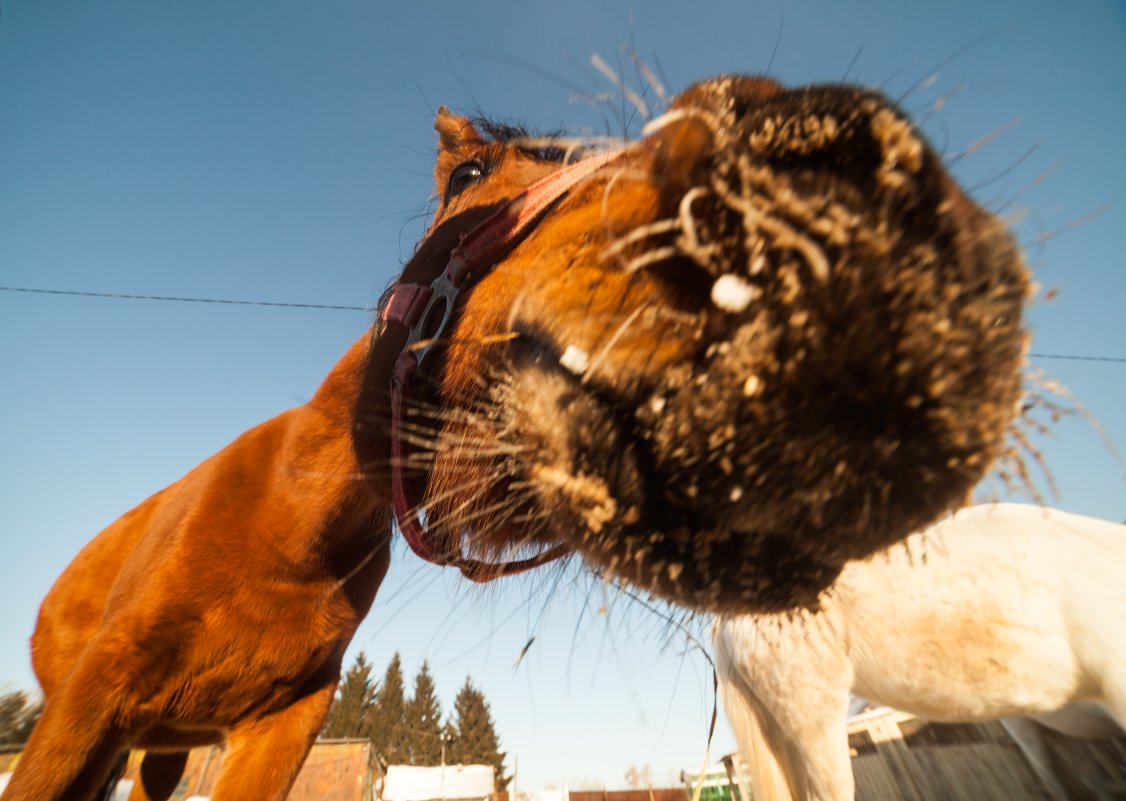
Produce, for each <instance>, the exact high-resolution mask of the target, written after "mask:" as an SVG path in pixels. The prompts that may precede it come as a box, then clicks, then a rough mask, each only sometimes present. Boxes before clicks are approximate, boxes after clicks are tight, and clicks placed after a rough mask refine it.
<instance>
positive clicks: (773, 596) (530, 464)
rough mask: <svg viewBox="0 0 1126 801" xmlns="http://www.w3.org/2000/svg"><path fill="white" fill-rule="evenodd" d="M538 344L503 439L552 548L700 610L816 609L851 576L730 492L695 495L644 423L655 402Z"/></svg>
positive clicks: (503, 399)
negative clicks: (756, 523) (514, 444)
mask: <svg viewBox="0 0 1126 801" xmlns="http://www.w3.org/2000/svg"><path fill="white" fill-rule="evenodd" d="M530 342H532V343H534V340H530V339H529V338H525V339H524V340H523V346H522V347H520V348H517V349H516V350H517V353H518V354H521V355H517V356H516V357H515V358H513V359H511V360H510V361H509V363H508V365H507V370H506V371H505V372H504V378H503V380H501V381H498V382H497V384H496V387H497V389H496V396H495V398H494V401H495V403H496V408H497V409H498V410H500V415H501V416H502V419H503V421H504V422H503V423H502V424H501V426H500V427H499V429H498V434H499V436H500V438H501V439H505V438H507V437H512V438H514V439H516V440H518V441H519V443H520V447H519V449H518V452H519V454H520V455H519V456H518V457H517V458H516V459H515V460H514V462H513V464H511V465H510V471H511V472H513V473H518V474H519V475H520V476H521V479H522V480H521V482H520V483H522V484H525V485H526V486H528V487H530V488H531V490H532V492H533V493H534V501H533V503H532V504H531V507H532V508H535V509H536V510H537V512H536V514H535V517H536V518H537V519H538V520H539V521H540V523H541V526H540V532H541V533H540V536H539V539H540V540H541V541H545V542H546V541H555V542H563V543H565V544H567V545H568V546H570V547H571V548H572V549H573V550H574V551H575V552H577V553H579V554H580V555H581V556H582V557H583V559H584V560H585V561H586V563H587V564H588V565H589V566H591V567H592V568H593V569H594V570H595V571H596V572H597V573H600V574H601V575H603V576H605V577H606V578H608V579H612V580H619V581H622V582H623V583H625V584H628V585H631V586H634V587H636V588H639V589H641V590H643V591H647V592H649V593H650V594H652V595H654V596H656V597H661V598H666V599H671V600H675V601H676V602H677V603H679V604H681V605H684V606H687V607H690V608H693V609H697V610H701V611H709V612H716V611H729V612H740V611H745V610H746V609H748V608H755V609H761V610H764V611H767V610H769V611H775V610H782V609H788V608H793V607H795V606H813V605H815V604H816V602H817V597H818V595H819V594H820V592H821V591H822V590H823V589H824V588H825V587H826V586H827V585H828V584H830V583H831V582H832V580H833V579H834V578H835V577H836V576H837V574H838V573H839V570H840V562H839V561H836V562H825V561H821V560H820V559H819V558H818V553H822V552H824V550H825V549H824V544H823V543H822V542H820V541H819V540H810V541H809V543H808V544H809V545H810V547H809V548H805V549H803V548H801V547H796V546H795V541H794V538H793V537H792V536H789V532H785V533H779V534H775V533H771V532H769V531H766V530H760V529H756V528H754V527H753V526H748V525H747V521H748V520H749V519H750V516H751V514H752V512H753V511H754V510H755V509H758V508H759V507H758V506H757V505H755V506H751V505H747V504H743V505H740V504H739V503H738V501H739V500H741V499H740V498H739V497H737V496H736V495H734V494H731V493H729V495H728V497H727V499H726V500H727V503H726V504H716V503H714V502H713V499H712V498H711V497H710V493H702V492H699V491H698V490H697V489H694V488H693V487H691V486H687V485H686V484H685V482H686V481H689V479H686V478H685V477H684V476H683V475H680V474H679V473H681V472H683V471H684V470H685V466H684V465H683V464H680V463H679V462H677V461H676V458H673V459H672V460H671V463H675V464H679V465H680V467H679V470H670V469H669V464H668V463H669V459H668V456H669V454H667V453H663V454H662V453H661V451H662V446H661V445H660V444H659V434H658V432H657V431H655V430H654V429H653V428H652V427H650V426H649V425H647V424H645V423H643V422H641V421H642V420H643V419H644V418H645V417H646V416H647V414H646V413H647V412H648V413H652V410H653V409H654V407H656V406H657V405H658V404H657V403H656V402H655V398H656V397H657V396H656V395H654V394H652V393H647V392H638V391H637V390H636V388H633V387H621V386H618V387H613V386H607V385H598V384H596V383H594V382H592V381H587V380H584V376H583V374H582V373H581V371H576V370H574V369H573V367H574V365H573V364H572V365H570V366H565V365H568V359H567V358H561V357H560V355H559V354H558V352H557V351H556V350H555V349H554V348H553V347H551V346H549V345H542V344H538V345H537V344H529V343H530ZM627 396H628V397H629V398H630V401H629V402H624V401H622V400H621V399H622V398H623V397H627ZM615 399H617V400H615ZM677 456H678V457H682V456H683V453H678V454H677ZM662 462H666V464H665V465H664V466H663V468H662V467H660V465H661V463H662ZM700 466H701V465H699V464H696V465H694V467H695V468H696V471H695V472H694V475H695V478H693V479H691V481H692V482H693V483H694V484H698V483H699V473H698V470H699V468H700ZM716 469H717V470H720V471H722V469H721V468H718V467H717V468H716ZM494 536H495V532H494ZM515 538H516V535H513V534H507V535H506V539H509V540H512V539H515ZM799 544H800V540H799Z"/></svg>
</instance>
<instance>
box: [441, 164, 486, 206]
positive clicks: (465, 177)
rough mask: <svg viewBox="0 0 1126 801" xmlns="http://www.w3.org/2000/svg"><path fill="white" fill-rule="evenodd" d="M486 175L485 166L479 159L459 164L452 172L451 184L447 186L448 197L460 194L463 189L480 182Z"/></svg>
mask: <svg viewBox="0 0 1126 801" xmlns="http://www.w3.org/2000/svg"><path fill="white" fill-rule="evenodd" d="M484 177H485V168H484V167H483V166H482V165H481V162H479V161H467V162H465V163H464V164H459V165H458V166H457V167H455V168H454V171H453V172H452V173H450V185H449V186H448V187H446V199H447V200H449V199H450V198H452V197H456V196H457V195H460V194H461V193H462V192H463V191H465V190H466V189H468V188H469V187H471V186H473V184H475V183H478V182H479V181H480V180H481V179H482V178H484Z"/></svg>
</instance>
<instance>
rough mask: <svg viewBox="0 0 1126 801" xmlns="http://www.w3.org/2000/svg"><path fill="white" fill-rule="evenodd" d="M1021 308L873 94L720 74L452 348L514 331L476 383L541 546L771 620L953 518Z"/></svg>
mask: <svg viewBox="0 0 1126 801" xmlns="http://www.w3.org/2000/svg"><path fill="white" fill-rule="evenodd" d="M1028 286H1029V281H1028V276H1027V272H1026V270H1025V268H1024V265H1023V263H1022V261H1021V259H1020V256H1019V253H1018V251H1017V249H1016V248H1015V246H1014V244H1013V242H1012V239H1011V237H1010V236H1009V234H1008V233H1007V232H1006V231H1005V229H1004V227H1003V226H1002V224H1001V223H1000V222H999V221H997V220H996V219H995V218H993V217H992V216H990V215H989V214H988V213H986V212H985V211H983V210H982V209H980V208H979V207H978V206H977V205H975V204H974V203H973V202H972V201H971V200H969V199H968V198H967V197H966V195H965V194H964V193H963V192H962V191H961V189H960V188H959V187H958V186H957V185H956V184H955V182H954V181H953V180H952V179H951V178H950V177H949V176H948V175H947V173H946V172H945V171H944V169H943V168H942V165H941V163H940V161H939V159H938V158H937V157H936V156H935V154H934V153H933V152H932V151H931V150H930V148H929V146H928V145H927V144H926V142H925V141H924V140H923V139H922V137H921V136H920V135H919V134H918V132H917V131H916V130H915V128H914V127H913V125H912V124H911V123H910V122H909V121H908V120H907V119H906V118H905V117H904V116H903V115H902V114H901V113H900V112H899V111H898V110H897V109H895V108H894V107H893V106H892V105H891V104H890V103H888V102H887V101H886V100H885V99H883V98H882V97H880V96H879V95H877V94H874V93H872V92H868V91H864V90H859V89H855V88H850V87H840V86H826V87H810V88H805V89H798V90H792V91H791V90H785V89H783V88H782V87H780V86H778V85H777V84H775V83H773V82H770V81H766V80H762V79H754V78H739V77H724V78H719V79H715V80H711V81H706V82H703V83H700V84H697V85H695V86H693V87H691V88H690V89H689V90H687V91H686V92H684V93H683V94H682V95H680V96H679V97H678V98H677V99H676V100H675V101H674V103H673V104H672V106H671V108H670V110H669V112H668V113H666V114H665V115H664V116H663V117H661V118H658V119H657V120H654V121H653V122H652V123H651V124H650V125H649V127H648V129H647V133H646V136H645V137H644V138H643V139H642V140H641V141H640V142H639V143H637V144H636V145H635V146H633V147H632V148H631V149H630V150H629V151H628V152H627V153H625V154H624V155H623V156H621V157H620V158H619V159H617V160H615V161H614V162H613V163H612V164H610V165H608V166H606V167H604V168H602V169H601V170H600V171H599V172H598V173H597V174H596V175H595V176H594V178H593V180H591V181H589V182H588V184H586V185H585V186H584V187H582V188H581V189H576V190H574V191H572V192H571V193H570V195H569V196H568V197H566V198H564V199H563V200H561V201H560V202H559V203H558V206H557V207H556V208H555V209H554V210H553V211H552V213H550V214H549V215H547V216H546V217H545V218H544V219H543V220H542V222H540V223H539V225H538V226H537V228H536V229H535V231H533V232H532V233H530V234H529V235H528V237H527V238H526V240H525V241H524V242H522V243H521V244H520V245H519V247H517V248H515V249H514V251H513V252H512V254H510V256H509V257H508V258H507V259H506V260H505V261H504V262H503V263H501V264H498V265H497V266H496V268H495V270H494V272H493V274H491V275H490V276H489V277H487V278H486V279H484V280H483V281H482V282H481V285H480V286H479V287H477V289H475V291H474V295H473V296H472V297H471V298H470V299H469V301H468V302H467V304H466V307H465V310H464V313H463V315H462V322H461V323H460V324H459V335H464V336H467V337H468V336H471V335H473V334H474V333H475V332H476V333H477V335H479V336H483V335H484V334H486V333H488V331H489V329H490V325H491V326H492V327H493V328H494V329H495V330H505V331H512V332H515V335H516V339H515V340H514V341H512V342H510V343H509V344H508V345H506V350H505V354H504V357H503V358H500V359H497V358H493V357H489V358H488V359H487V360H485V359H483V360H482V361H481V362H479V363H478V364H477V370H476V372H475V373H474V374H475V375H477V376H480V375H481V374H483V373H487V372H490V371H491V373H490V374H491V375H493V376H498V375H499V376H501V379H500V380H496V381H494V382H492V383H490V384H489V386H490V390H489V393H490V397H491V402H492V403H493V404H494V405H495V408H496V409H497V410H498V411H497V412H496V414H495V417H496V419H497V420H498V421H499V422H497V423H496V425H495V432H496V436H497V437H498V438H499V439H500V440H502V441H504V442H506V443H508V444H509V445H510V446H511V448H510V451H509V452H507V453H506V455H505V457H504V459H506V460H507V461H506V467H505V469H504V471H503V472H504V474H505V475H506V476H510V477H515V478H512V479H511V481H508V483H507V484H506V483H505V482H501V484H502V485H504V486H507V487H508V488H509V489H508V490H504V491H506V492H509V495H510V497H512V498H514V500H513V501H512V503H513V506H514V507H521V508H523V513H522V515H521V516H520V519H522V520H528V519H537V516H538V520H539V525H540V529H538V530H539V531H540V532H541V533H540V534H535V535H531V538H532V539H540V540H555V541H562V542H564V543H566V544H567V545H569V546H571V547H572V548H573V549H574V550H576V551H578V552H579V553H580V554H581V555H582V556H583V558H584V559H586V560H587V562H588V563H590V564H591V565H593V566H594V567H595V568H596V569H598V570H600V571H602V572H604V573H605V574H606V575H608V576H611V577H614V578H617V579H621V580H623V581H626V582H628V583H630V584H632V585H635V586H639V587H641V588H644V589H645V590H648V591H650V592H652V593H654V594H656V595H658V596H660V597H663V598H667V599H670V600H673V601H676V602H678V603H681V604H685V605H687V606H690V607H693V608H697V609H701V610H708V611H732V612H742V611H773V610H779V609H785V608H792V607H795V606H800V605H811V604H814V603H816V599H817V596H818V595H819V593H820V592H821V591H823V590H824V589H825V588H826V587H827V586H828V585H829V584H830V583H831V582H832V580H833V579H834V578H835V577H836V575H837V573H838V572H839V571H840V568H841V567H842V566H843V564H844V563H845V562H846V561H847V560H850V559H855V558H859V557H863V556H866V555H869V554H871V553H872V552H874V551H876V550H877V549H880V548H883V547H885V546H887V545H889V544H891V543H894V542H896V541H898V540H900V539H902V538H904V537H905V536H906V535H907V534H909V533H911V532H912V531H914V530H917V529H919V528H922V527H923V526H925V525H927V524H928V523H930V522H931V521H933V520H934V519H936V518H937V517H939V516H941V515H942V514H944V513H945V512H947V511H949V510H951V509H953V508H956V507H957V506H958V505H959V504H960V503H962V502H963V500H964V499H965V498H966V496H967V494H968V492H969V491H970V489H971V488H972V487H973V486H974V484H975V483H977V481H978V480H979V479H980V478H981V477H982V475H983V474H984V472H985V471H986V470H987V468H988V467H989V465H990V464H991V462H992V461H993V459H994V458H995V457H997V456H998V455H999V454H1000V453H1001V452H1002V450H1003V448H1004V440H1005V434H1006V431H1007V429H1008V427H1009V425H1010V423H1011V421H1012V418H1013V415H1014V413H1015V411H1016V408H1017V404H1018V401H1019V398H1020V392H1021V366H1022V360H1023V354H1024V348H1025V343H1026V337H1025V334H1024V332H1023V330H1022V328H1021V312H1022V307H1023V304H1024V301H1025V298H1026V296H1027V293H1028ZM498 309H500V310H501V311H497V310H498ZM490 319H491V320H492V321H493V322H492V323H489V322H488V321H489V320H490ZM494 352H495V351H494ZM450 358H451V359H452V358H453V355H452V354H451V356H450ZM461 358H462V359H463V361H462V362H461V363H460V365H458V366H452V365H453V362H451V366H452V368H451V369H452V374H453V376H454V378H455V380H454V382H453V383H454V384H456V383H457V381H456V377H457V375H458V373H459V370H461V371H462V372H461V374H462V375H467V374H469V372H470V371H467V370H464V369H463V368H464V367H465V364H466V362H465V361H464V354H463V356H462V357H461ZM486 361H487V364H488V365H489V366H488V367H487V368H485V367H482V364H484V363H485V362H486ZM448 374H449V370H448ZM475 380H478V383H479V379H475ZM447 397H448V398H453V399H455V403H456V402H457V401H456V398H457V397H458V392H457V391H452V392H451V393H450V394H449V395H447ZM451 459H453V460H455V461H456V457H451ZM441 462H442V459H439V466H438V470H439V472H441V470H442V467H441ZM448 463H449V464H452V463H453V461H449V462H448ZM447 469H448V468H447ZM449 480H450V479H449V477H447V478H446V482H449ZM515 485H519V486H520V487H531V494H530V496H529V494H528V492H527V490H521V492H520V493H515V494H514V493H513V492H512V490H511V487H512V486H515ZM454 495H455V496H456V492H455V493H454ZM500 500H501V498H500V497H499V496H495V495H494V496H492V497H491V498H490V499H489V502H500ZM481 505H482V506H487V505H488V503H485V502H482V504H481ZM450 508H454V507H453V506H451V507H450ZM545 520H546V521H549V522H547V523H545V522H544V521H545ZM481 528H482V530H483V534H482V536H483V537H484V538H488V537H490V536H493V537H495V536H496V532H497V530H499V529H503V528H504V526H503V525H499V526H497V527H496V528H495V529H494V531H492V532H488V531H484V529H487V528H488V527H487V526H482V527H481ZM472 536H473V535H470V537H471V538H472ZM506 536H509V537H510V538H511V537H514V536H516V535H515V534H513V533H512V532H511V531H509V532H508V533H507V535H506Z"/></svg>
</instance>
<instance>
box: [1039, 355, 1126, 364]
mask: <svg viewBox="0 0 1126 801" xmlns="http://www.w3.org/2000/svg"><path fill="white" fill-rule="evenodd" d="M1028 357H1029V358H1030V359H1070V360H1071V361H1077V362H1117V363H1124V362H1126V358H1123V357H1121V356H1069V355H1065V354H1062V353H1030V354H1028Z"/></svg>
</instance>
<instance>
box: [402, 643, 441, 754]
mask: <svg viewBox="0 0 1126 801" xmlns="http://www.w3.org/2000/svg"><path fill="white" fill-rule="evenodd" d="M403 727H404V729H405V730H406V733H407V737H408V738H409V742H410V764H412V765H437V764H438V763H439V762H440V761H441V759H442V741H441V728H442V707H441V704H439V703H438V699H437V697H436V696H435V695H434V679H433V678H432V677H431V675H430V666H429V665H428V664H426V660H423V661H422V667H421V668H419V671H418V674H417V675H416V676H415V677H414V695H413V696H412V697H411V700H410V701H408V702H407V706H406V714H405V716H404V720H403Z"/></svg>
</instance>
